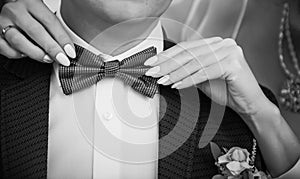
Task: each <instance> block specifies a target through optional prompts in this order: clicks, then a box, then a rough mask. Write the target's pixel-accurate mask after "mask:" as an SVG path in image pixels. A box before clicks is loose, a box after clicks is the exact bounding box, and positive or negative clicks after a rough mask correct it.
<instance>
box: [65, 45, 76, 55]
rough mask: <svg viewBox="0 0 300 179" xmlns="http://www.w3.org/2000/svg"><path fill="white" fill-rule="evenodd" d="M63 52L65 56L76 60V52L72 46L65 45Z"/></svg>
mask: <svg viewBox="0 0 300 179" xmlns="http://www.w3.org/2000/svg"><path fill="white" fill-rule="evenodd" d="M64 50H65V52H66V54H67V55H68V56H69V57H71V58H76V51H75V49H74V48H73V47H72V45H70V44H67V45H65V46H64Z"/></svg>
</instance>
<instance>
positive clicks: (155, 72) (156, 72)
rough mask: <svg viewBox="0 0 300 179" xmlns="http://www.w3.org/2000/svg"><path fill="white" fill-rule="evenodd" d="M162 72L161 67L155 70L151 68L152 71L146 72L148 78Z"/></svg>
mask: <svg viewBox="0 0 300 179" xmlns="http://www.w3.org/2000/svg"><path fill="white" fill-rule="evenodd" d="M159 71H160V67H159V66H156V67H154V68H151V69H150V70H148V71H147V72H146V74H145V75H146V76H153V75H157V74H158V73H159Z"/></svg>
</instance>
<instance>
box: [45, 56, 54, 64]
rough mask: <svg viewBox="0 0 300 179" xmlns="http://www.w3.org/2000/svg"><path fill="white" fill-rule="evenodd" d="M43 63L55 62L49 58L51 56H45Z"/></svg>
mask: <svg viewBox="0 0 300 179" xmlns="http://www.w3.org/2000/svg"><path fill="white" fill-rule="evenodd" d="M43 62H46V63H52V62H53V60H52V59H51V58H50V57H49V55H45V56H44V58H43Z"/></svg>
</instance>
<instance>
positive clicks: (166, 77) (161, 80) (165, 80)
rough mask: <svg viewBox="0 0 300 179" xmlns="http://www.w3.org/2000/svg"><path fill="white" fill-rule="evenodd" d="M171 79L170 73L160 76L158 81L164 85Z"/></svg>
mask: <svg viewBox="0 0 300 179" xmlns="http://www.w3.org/2000/svg"><path fill="white" fill-rule="evenodd" d="M169 80H170V75H166V76H164V77H162V78H160V79H159V80H158V81H157V83H158V84H161V85H164V84H165V83H167V82H168V81H169Z"/></svg>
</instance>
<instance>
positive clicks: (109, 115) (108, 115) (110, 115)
mask: <svg viewBox="0 0 300 179" xmlns="http://www.w3.org/2000/svg"><path fill="white" fill-rule="evenodd" d="M103 118H104V119H105V120H107V121H109V120H111V119H112V118H113V114H112V113H110V112H106V113H104V114H103Z"/></svg>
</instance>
